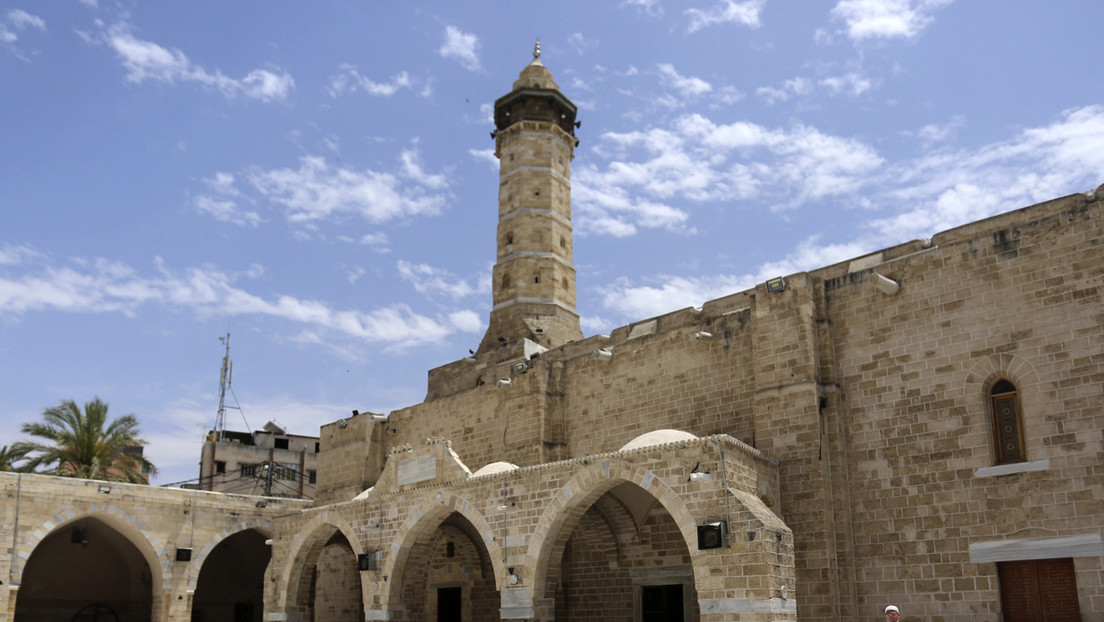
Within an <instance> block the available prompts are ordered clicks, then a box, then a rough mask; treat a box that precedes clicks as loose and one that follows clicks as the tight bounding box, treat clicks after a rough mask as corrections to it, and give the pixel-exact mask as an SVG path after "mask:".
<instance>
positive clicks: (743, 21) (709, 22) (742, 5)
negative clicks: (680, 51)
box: [685, 0, 766, 32]
mask: <svg viewBox="0 0 1104 622" xmlns="http://www.w3.org/2000/svg"><path fill="white" fill-rule="evenodd" d="M765 4H766V0H743V1H742V2H737V1H736V0H720V1H719V2H717V3H716V4H714V5H713V6H712V7H710V8H708V9H704V10H702V9H686V11H685V13H686V15H688V16H689V17H690V25H689V26H688V27H687V31H689V32H697V31H698V30H701V29H702V28H706V27H708V26H714V25H716V24H740V25H742V26H747V27H749V28H758V27H759V15H760V13H762V12H763V5H765Z"/></svg>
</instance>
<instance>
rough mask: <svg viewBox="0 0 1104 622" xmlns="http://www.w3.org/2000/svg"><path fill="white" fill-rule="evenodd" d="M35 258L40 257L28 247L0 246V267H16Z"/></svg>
mask: <svg viewBox="0 0 1104 622" xmlns="http://www.w3.org/2000/svg"><path fill="white" fill-rule="evenodd" d="M36 257H40V255H39V254H38V253H37V252H36V251H35V250H34V249H33V248H31V247H29V246H23V245H19V246H16V245H13V244H4V245H3V246H0V266H18V265H19V264H21V263H23V262H24V261H27V260H28V259H34V258H36Z"/></svg>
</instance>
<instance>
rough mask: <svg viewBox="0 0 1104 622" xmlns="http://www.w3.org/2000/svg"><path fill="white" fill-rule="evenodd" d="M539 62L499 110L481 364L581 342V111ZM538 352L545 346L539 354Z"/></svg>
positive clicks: (524, 72) (528, 69) (533, 63)
mask: <svg viewBox="0 0 1104 622" xmlns="http://www.w3.org/2000/svg"><path fill="white" fill-rule="evenodd" d="M540 56H541V49H540V39H539V38H538V39H537V43H536V45H534V46H533V60H532V61H531V62H530V63H529V64H528V65H527V66H526V67H525V68H524V69H522V70H521V75H519V76H518V79H517V81H516V82H514V87H513V90H512V91H510V93H508V94H506V95H503V96H502V97H500V98H499V99H498V101H496V102H495V109H494V119H495V131H494V132H492V135H493V136H494V139H495V156H496V157H498V159H499V193H498V244H497V247H498V253H497V257H496V260H495V265H494V272H493V279H494V281H493V290H494V294H493V295H494V306H493V307H492V308H491V319H490V325H489V326H488V328H487V333H486V334H485V335H484V336H483V341H482V343H480V345H479V352H478V355H479V356H481V357H482V356H484V355H487V354H488V353H491V352H494V356H493V358H496V359H499V360H510V359H512V358H520V357H522V356H526V355H527V354H528V353H531V352H532V351H533V350H534V349H535V350H537V351H539V349H540V348H556V347H559V346H561V345H563V344H565V343H567V342H569V341H574V340H577V339H581V338H582V336H583V335H582V330H581V329H580V327H579V315H578V313H577V312H576V310H575V267H574V265H573V264H572V229H571V160H572V158H574V156H575V145H576V143H577V142H578V141H577V140H576V139H575V127H576V124H575V114H576V112H577V108H576V107H575V104H573V103H571V101H570V100H568V99H567V98H566V97H564V96H563V94H562V93H560V90H559V86H558V85H557V84H556V82H555V81H554V80H553V79H552V72H551V71H549V70H548V68H547V67H545V66H544V64H542V63H541V61H540ZM536 346H539V348H537V347H536Z"/></svg>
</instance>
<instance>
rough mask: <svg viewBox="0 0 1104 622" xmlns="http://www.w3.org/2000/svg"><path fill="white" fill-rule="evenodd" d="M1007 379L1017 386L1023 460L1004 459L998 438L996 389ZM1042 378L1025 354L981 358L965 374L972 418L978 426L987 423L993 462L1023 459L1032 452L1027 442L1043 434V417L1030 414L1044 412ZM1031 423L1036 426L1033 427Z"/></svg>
mask: <svg viewBox="0 0 1104 622" xmlns="http://www.w3.org/2000/svg"><path fill="white" fill-rule="evenodd" d="M1001 382H1005V383H1008V384H1010V385H1012V386H1014V387H1015V398H1014V399H1015V406H1016V408H1015V410H1016V415H1017V418H1018V434H1019V438H1020V454H1021V459H1017V460H1008V461H1002V458H1001V455H1002V453H1001V450H1000V448H999V447H998V444H999V441H998V440H997V437H998V430H997V425H998V424H997V423H996V412H995V411H994V404H993V393H992V392H993V389H994V387H996V386H998V384H999V383H1001ZM1040 385H1041V381H1040V379H1039V372H1038V370H1036V369H1035V367H1034V366H1033V365H1032V364H1031V363H1030V362H1029V361H1028V360H1026V359H1024V358H1023V357H1020V356H1018V355H1016V354H998V355H993V356H989V357H985V358H983V359H980V360H978V361H977V362H975V363H974V365H973V366H972V367H971V368H970V371H969V372H968V373H967V374H966V380H965V384H964V387H963V392H964V394H965V396H966V399H967V400H968V401H967V403H968V404H969V405H970V413H971V414H970V415H969V419H970V421H971V422H973V423H972V424H971V425H973V424H976V425H978V426H979V427H981V426H984V429H985V433H986V435H987V437H988V439H989V441H988V444H989V447H990V451H991V459H992V463H993V464H1005V463H1011V462H1022V461H1024V460H1026V459H1027V458H1026V456H1027V455H1029V454H1030V453H1031V452H1030V451H1028V445H1029V444H1030V443H1031V439H1032V438H1036V439H1037V438H1039V437H1041V436H1043V433H1042V431H1041V430H1039V429H1038V426H1039V425H1045V422H1044V421H1043V420H1042V418H1039V417H1035V418H1031V417H1028V416H1027V415H1028V414H1029V413H1032V412H1042V410H1043V406H1042V404H1041V402H1040V400H1041V394H1042V390H1041V387H1040ZM1032 425H1034V426H1035V429H1034V430H1031V428H1032Z"/></svg>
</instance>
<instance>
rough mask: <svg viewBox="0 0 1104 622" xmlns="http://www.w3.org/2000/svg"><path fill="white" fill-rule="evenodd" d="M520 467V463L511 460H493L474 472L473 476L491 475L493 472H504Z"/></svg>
mask: <svg viewBox="0 0 1104 622" xmlns="http://www.w3.org/2000/svg"><path fill="white" fill-rule="evenodd" d="M516 468H518V465H516V464H511V463H509V462H492V463H490V464H488V465H485V466H484V467H483V468H481V469H479V470H478V471H476V472H475V473H472V475H471V476H472V477H479V476H480V475H490V474H492V473H502V472H503V471H513V470H514V469H516Z"/></svg>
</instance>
